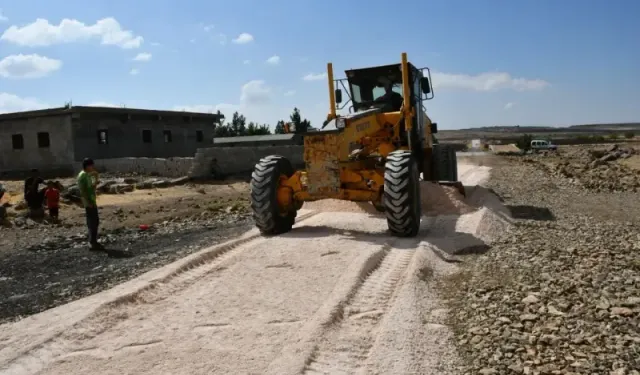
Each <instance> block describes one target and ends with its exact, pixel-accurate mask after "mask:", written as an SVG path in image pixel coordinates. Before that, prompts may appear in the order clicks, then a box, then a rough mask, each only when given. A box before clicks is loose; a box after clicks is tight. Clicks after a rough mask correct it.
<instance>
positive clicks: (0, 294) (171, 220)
mask: <svg viewBox="0 0 640 375" xmlns="http://www.w3.org/2000/svg"><path fill="white" fill-rule="evenodd" d="M144 180H147V179H144ZM61 182H62V183H64V184H66V185H67V186H69V185H70V181H66V180H62V181H61ZM3 184H4V185H5V186H8V187H9V189H8V190H10V192H12V194H9V195H8V196H7V197H5V199H4V200H3V203H6V202H7V201H9V202H11V204H12V206H11V207H10V208H9V210H10V214H11V217H10V219H9V221H8V222H7V223H5V225H4V226H0V264H1V265H2V266H1V267H0V324H2V323H4V322H7V321H11V320H15V319H18V318H20V317H23V316H27V315H30V314H34V313H37V312H40V311H43V310H46V309H48V308H51V307H55V306H58V305H60V304H64V303H67V302H70V301H72V300H75V299H78V298H82V297H84V296H87V295H90V294H93V293H96V292H98V291H101V290H104V289H107V288H110V287H112V286H113V285H116V284H118V283H120V282H123V281H125V280H128V279H131V278H133V277H135V276H137V275H140V274H142V273H144V272H146V271H148V270H151V269H154V268H157V267H160V266H162V265H164V264H167V263H170V262H172V261H174V260H176V259H179V258H182V257H184V256H186V255H188V254H190V253H192V252H194V251H197V250H199V249H201V248H202V247H205V246H210V245H213V244H215V243H217V242H221V241H224V240H227V239H230V238H233V237H235V236H237V235H238V234H240V233H242V232H243V231H245V230H246V229H248V228H249V227H251V226H252V222H251V221H250V220H249V210H248V187H247V184H246V183H245V182H241V181H237V182H228V183H227V182H225V183H216V184H208V183H203V184H197V185H196V184H185V185H183V184H180V186H173V187H167V186H163V187H162V188H158V187H154V188H145V187H143V188H142V189H139V190H135V191H134V192H128V193H125V194H122V193H121V194H116V195H114V194H109V192H108V190H103V191H104V192H105V194H103V195H99V197H98V205H99V207H100V211H101V213H100V215H101V239H100V241H101V242H102V243H103V244H104V245H105V246H106V248H107V251H106V252H104V253H103V252H91V251H89V250H88V247H87V240H86V228H85V218H84V212H83V209H82V208H81V207H79V206H77V205H76V204H74V203H73V202H72V201H67V203H64V204H63V205H62V207H61V211H60V215H61V222H60V223H56V224H54V223H51V222H50V220H48V219H46V218H45V220H43V221H41V222H36V221H33V220H31V219H27V218H25V217H24V215H25V214H26V211H25V210H23V209H20V206H21V204H20V201H21V199H22V197H21V194H19V191H20V187H21V182H8V183H7V182H3ZM113 185H118V183H114V184H111V185H110V186H113ZM141 225H146V226H148V229H146V227H143V228H142V229H141V228H140V226H141ZM143 229H144V230H143Z"/></svg>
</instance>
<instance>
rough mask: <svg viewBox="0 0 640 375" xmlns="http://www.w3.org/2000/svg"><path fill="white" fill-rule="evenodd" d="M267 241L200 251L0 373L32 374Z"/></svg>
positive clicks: (33, 348)
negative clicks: (79, 345)
mask: <svg viewBox="0 0 640 375" xmlns="http://www.w3.org/2000/svg"><path fill="white" fill-rule="evenodd" d="M317 214H318V212H310V213H307V214H304V215H301V216H299V217H298V219H297V220H296V224H298V223H301V222H303V221H304V220H307V219H310V218H311V217H313V216H316V215H317ZM266 240H267V238H265V237H262V236H261V235H260V234H253V235H250V236H247V237H245V238H241V239H238V240H232V241H228V242H226V243H223V244H221V245H218V246H215V247H213V248H212V249H210V250H208V251H205V252H203V253H201V254H199V255H198V256H196V257H194V258H193V259H191V260H190V261H189V262H187V263H185V264H183V265H182V266H181V267H179V268H178V269H176V270H175V271H173V272H171V273H170V274H168V275H166V276H165V277H163V278H160V279H158V280H154V281H153V282H151V283H149V284H147V285H145V286H144V287H142V288H139V289H137V290H135V291H133V292H131V293H128V294H125V295H122V296H120V297H118V298H116V299H114V300H111V301H109V302H106V303H104V304H102V305H101V306H99V307H98V308H97V309H96V310H95V311H94V312H93V313H92V314H90V315H89V316H88V317H86V318H85V319H83V320H81V321H79V322H77V323H76V324H74V325H73V326H71V327H69V328H68V329H67V330H65V331H63V332H58V333H56V334H55V335H53V336H51V337H49V338H47V339H45V340H43V341H42V342H40V343H37V344H34V345H31V346H30V347H28V348H26V349H25V350H23V351H21V352H20V353H18V355H16V356H15V357H14V358H13V359H12V360H11V361H9V362H8V364H7V365H6V366H5V367H4V368H2V369H0V375H4V374H7V375H22V374H34V373H37V372H39V371H41V370H42V369H44V368H45V367H46V366H47V365H48V364H49V363H51V362H52V361H53V360H55V359H56V358H57V357H60V356H62V355H64V354H65V353H68V352H73V351H75V350H76V348H75V346H77V342H78V338H81V339H82V340H90V339H92V338H94V337H96V336H98V335H100V334H101V333H103V332H105V331H107V330H109V329H111V328H113V327H115V326H116V325H118V324H119V323H120V322H121V321H123V320H125V319H127V318H129V317H130V316H131V315H132V314H133V313H134V312H135V311H132V310H135V309H136V308H139V307H140V306H142V305H150V304H153V303H156V302H158V301H161V300H164V299H166V298H167V297H169V296H171V295H173V294H175V293H177V292H179V291H181V290H184V289H185V288H187V287H189V286H191V285H193V284H194V283H196V282H198V281H199V280H201V279H202V278H203V277H205V276H207V275H209V274H211V273H212V272H216V271H217V270H221V269H224V266H223V265H224V263H225V262H227V261H228V260H229V259H231V258H233V257H234V256H236V255H237V254H238V253H239V252H243V251H245V250H247V249H249V248H250V246H247V245H250V244H252V243H256V241H260V242H262V241H266ZM74 343H75V344H74Z"/></svg>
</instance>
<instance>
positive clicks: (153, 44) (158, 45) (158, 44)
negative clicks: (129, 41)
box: [151, 42, 162, 47]
mask: <svg viewBox="0 0 640 375" xmlns="http://www.w3.org/2000/svg"><path fill="white" fill-rule="evenodd" d="M161 45H162V44H160V43H158V42H151V46H152V47H160V46H161Z"/></svg>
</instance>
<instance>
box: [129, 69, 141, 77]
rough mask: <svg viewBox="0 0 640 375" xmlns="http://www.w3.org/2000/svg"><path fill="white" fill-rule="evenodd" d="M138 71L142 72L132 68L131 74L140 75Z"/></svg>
mask: <svg viewBox="0 0 640 375" xmlns="http://www.w3.org/2000/svg"><path fill="white" fill-rule="evenodd" d="M138 73H140V71H139V70H138V69H135V68H134V69H131V70H130V71H129V74H131V75H132V76H135V75H138Z"/></svg>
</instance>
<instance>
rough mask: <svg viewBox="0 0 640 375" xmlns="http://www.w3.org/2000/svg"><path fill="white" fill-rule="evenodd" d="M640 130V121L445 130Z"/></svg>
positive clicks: (539, 131) (501, 131)
mask: <svg viewBox="0 0 640 375" xmlns="http://www.w3.org/2000/svg"><path fill="white" fill-rule="evenodd" d="M624 130H640V122H628V123H610V124H584V125H571V126H564V127H563V126H519V125H514V126H482V127H478V128H465V129H459V130H443V131H464V132H472V133H477V132H487V133H567V132H584V131H604V132H607V131H624Z"/></svg>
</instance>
